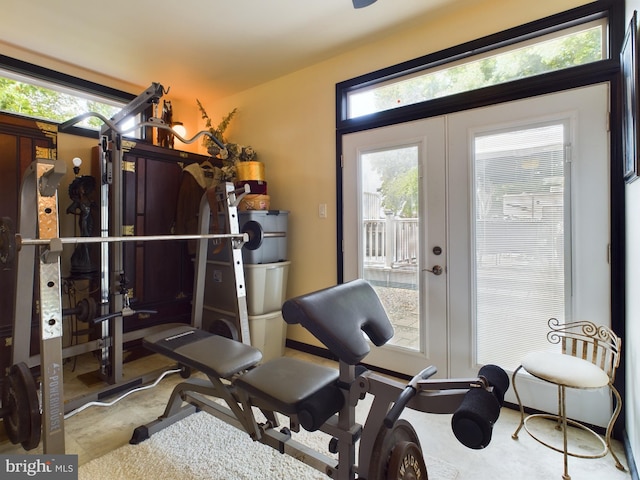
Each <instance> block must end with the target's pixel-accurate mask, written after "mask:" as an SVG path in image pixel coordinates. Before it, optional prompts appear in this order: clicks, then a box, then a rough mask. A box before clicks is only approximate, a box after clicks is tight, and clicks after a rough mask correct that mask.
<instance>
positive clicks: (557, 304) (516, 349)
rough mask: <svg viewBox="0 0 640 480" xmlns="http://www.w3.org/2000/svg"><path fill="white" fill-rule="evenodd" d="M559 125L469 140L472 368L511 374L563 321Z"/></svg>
mask: <svg viewBox="0 0 640 480" xmlns="http://www.w3.org/2000/svg"><path fill="white" fill-rule="evenodd" d="M565 144H566V141H565V125H564V124H563V123H555V124H551V125H540V126H529V127H527V128H522V129H514V130H509V131H502V132H496V133H483V134H481V135H476V136H475V139H474V176H473V179H474V191H475V193H476V195H475V228H474V229H475V256H474V257H475V268H474V273H475V284H476V291H475V295H476V329H477V358H476V362H477V363H478V364H488V363H497V364H499V365H502V366H503V367H506V368H508V369H515V368H516V367H517V366H518V365H519V362H520V359H521V358H522V355H523V352H526V351H528V350H531V349H533V350H536V349H541V348H545V347H548V345H547V344H548V342H547V339H546V333H547V331H548V326H547V320H548V319H549V318H551V317H555V318H557V319H558V320H560V321H561V322H563V321H564V318H565V306H566V305H568V302H566V300H565V287H566V283H565V280H568V278H565V244H566V242H565V231H566V229H565V224H566V223H567V222H566V221H565V215H566V216H567V219H568V218H570V217H569V213H568V202H567V203H565V200H564V199H565V190H566V189H568V186H569V185H570V184H569V182H568V181H567V177H565V169H566V165H567V162H566V161H565Z"/></svg>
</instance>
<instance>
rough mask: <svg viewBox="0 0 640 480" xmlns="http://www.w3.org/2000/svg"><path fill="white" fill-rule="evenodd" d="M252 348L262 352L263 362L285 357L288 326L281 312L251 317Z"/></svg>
mask: <svg viewBox="0 0 640 480" xmlns="http://www.w3.org/2000/svg"><path fill="white" fill-rule="evenodd" d="M249 335H251V346H252V347H255V348H257V349H258V350H260V351H261V352H262V362H263V363H264V362H267V361H269V360H271V359H273V358H277V357H282V356H283V355H284V345H285V340H286V338H287V324H286V323H285V321H284V319H283V318H282V313H280V311H277V312H271V313H266V314H264V315H249Z"/></svg>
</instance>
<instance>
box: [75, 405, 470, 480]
mask: <svg viewBox="0 0 640 480" xmlns="http://www.w3.org/2000/svg"><path fill="white" fill-rule="evenodd" d="M293 435H294V436H295V439H296V440H298V441H299V442H301V443H303V444H305V445H306V446H308V447H311V448H313V449H314V450H316V451H319V452H321V453H324V454H326V455H330V454H329V452H328V450H327V447H328V443H329V436H327V435H325V434H324V433H322V432H314V433H310V432H305V431H303V430H301V431H300V433H294V434H293ZM425 462H426V464H427V470H428V475H429V478H430V479H432V480H454V479H455V478H456V477H457V476H458V472H457V470H456V469H455V467H453V466H452V465H449V464H447V463H446V462H443V461H441V460H438V459H435V458H431V457H428V456H427V457H425ZM327 478H329V477H327V476H326V475H324V474H323V473H321V472H319V471H318V470H315V469H313V468H312V467H309V466H307V465H306V464H304V463H302V462H300V461H297V460H296V459H294V458H293V457H291V456H289V455H282V454H280V453H279V452H278V451H276V450H274V449H273V448H271V447H268V446H266V445H263V444H262V443H260V442H254V441H252V440H251V438H250V437H249V435H247V434H246V433H245V432H243V431H240V430H238V429H236V428H235V427H232V426H230V425H228V424H226V423H225V422H223V421H221V420H219V419H217V418H215V417H213V416H211V415H209V414H207V413H204V412H200V413H196V414H193V415H191V416H189V417H187V418H186V419H184V420H182V421H180V422H178V423H176V424H174V425H172V426H170V427H168V428H166V429H164V430H161V431H160V432H158V433H156V434H155V435H152V436H151V438H150V439H149V440H146V441H144V442H142V443H140V444H139V445H126V446H123V447H120V448H119V449H117V450H114V451H113V452H110V453H108V454H106V455H104V456H102V457H100V458H97V459H95V460H92V461H90V462H88V463H86V464H84V465H82V466H81V467H80V470H79V480H103V479H104V480H148V479H154V480H155V479H181V480H200V479H202V480H204V479H207V480H245V479H246V480H276V479H280V480H285V479H287V480H288V479H291V480H316V479H318V480H324V479H327Z"/></svg>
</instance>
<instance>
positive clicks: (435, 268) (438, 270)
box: [423, 265, 444, 275]
mask: <svg viewBox="0 0 640 480" xmlns="http://www.w3.org/2000/svg"><path fill="white" fill-rule="evenodd" d="M423 272H431V273H433V274H434V275H442V273H443V272H444V269H443V268H442V267H441V266H440V265H434V266H433V268H432V269H428V268H425V269H424V270H423Z"/></svg>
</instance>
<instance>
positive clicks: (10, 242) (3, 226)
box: [0, 217, 16, 264]
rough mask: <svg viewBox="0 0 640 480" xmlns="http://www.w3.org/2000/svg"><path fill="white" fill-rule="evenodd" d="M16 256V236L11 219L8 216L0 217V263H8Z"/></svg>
mask: <svg viewBox="0 0 640 480" xmlns="http://www.w3.org/2000/svg"><path fill="white" fill-rule="evenodd" d="M15 258H16V236H15V232H14V231H13V221H12V220H11V219H10V218H9V217H1V218H0V264H2V263H3V264H10V263H13V261H14V260H15Z"/></svg>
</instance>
